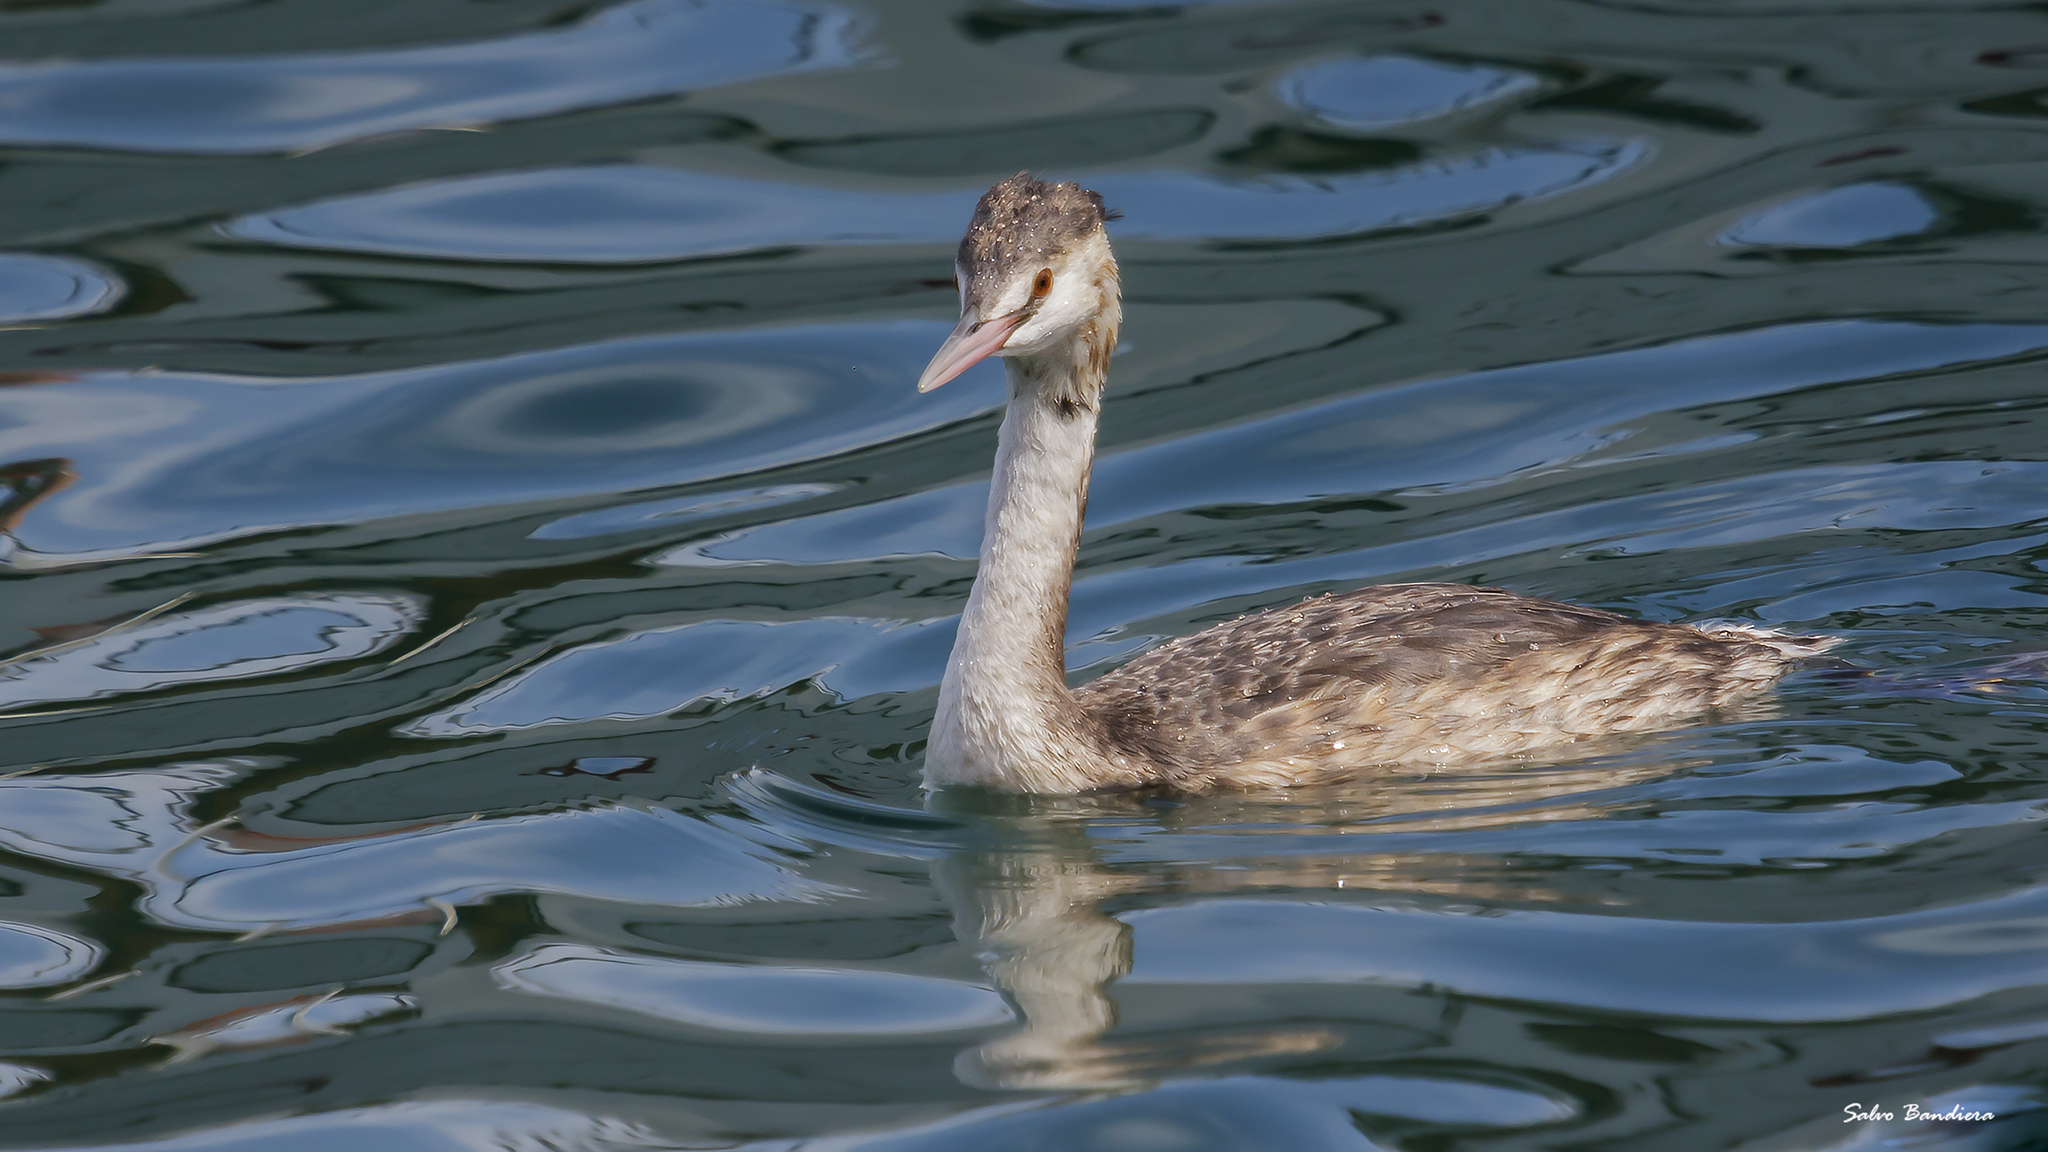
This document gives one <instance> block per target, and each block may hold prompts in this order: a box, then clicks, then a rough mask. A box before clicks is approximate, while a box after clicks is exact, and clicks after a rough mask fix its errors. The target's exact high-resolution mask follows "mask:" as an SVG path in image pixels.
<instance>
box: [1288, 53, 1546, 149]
mask: <svg viewBox="0 0 2048 1152" xmlns="http://www.w3.org/2000/svg"><path fill="white" fill-rule="evenodd" d="M1541 88H1542V81H1540V80H1538V79H1537V78H1536V77H1535V76H1532V75H1529V74H1528V73H1525V72H1507V71H1503V70H1501V69H1498V68H1486V67H1482V66H1478V65H1469V64H1448V63H1444V62H1442V61H1437V60H1428V59H1422V58H1418V57H1413V56H1364V57H1355V58H1352V59H1345V60H1329V61H1325V62H1323V63H1320V64H1311V65H1308V66H1306V67H1303V68H1297V69H1295V70H1294V71H1292V72H1290V73H1288V74H1287V75H1286V76H1284V77H1282V78H1281V80H1280V83H1279V88H1278V91H1279V96H1280V99H1281V100H1283V101H1284V102H1286V103H1287V104H1288V105H1289V106H1290V107H1293V108H1296V109H1299V110H1300V111H1302V112H1306V113H1308V114H1309V115H1311V116H1314V117H1316V118H1317V119H1318V120H1321V121H1323V122H1325V123H1327V124H1330V125H1331V126H1333V127H1337V128H1344V129H1349V130H1351V131H1358V132H1371V131H1379V130H1382V129H1386V128H1392V127H1395V126H1397V125H1401V124H1407V123H1410V122H1413V121H1418V120H1429V119H1432V118H1435V117H1438V116H1445V115H1449V114H1451V113H1454V112H1462V111H1465V110H1467V109H1470V108H1477V107H1480V106H1482V105H1485V104H1490V103H1493V102H1495V101H1499V100H1506V99H1509V98H1510V97H1516V96H1528V95H1533V94H1534V93H1536V92H1538V91H1540V90H1541Z"/></svg>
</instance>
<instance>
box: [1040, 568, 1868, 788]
mask: <svg viewBox="0 0 2048 1152" xmlns="http://www.w3.org/2000/svg"><path fill="white" fill-rule="evenodd" d="M1829 643H1830V641H1829V640H1828V639H1825V638H1814V637H1788V636H1777V635H1773V634H1769V633H1763V632H1756V631H1750V630H1746V629H1733V628H1731V629H1724V630H1719V631H1713V632H1708V631H1702V630H1700V629H1698V628H1692V627H1688V626H1686V625H1682V624H1661V623H1655V622H1651V621H1644V620H1635V619H1631V618H1629V617H1626V616H1621V615H1617V614H1616V613H1613V612H1605V611H1601V610H1599V609H1594V608H1580V607H1575V606H1573V605H1569V604H1559V603H1555V602H1553V601H1549V600H1538V599H1534V598H1531V597H1528V596H1519V595H1516V594H1515V593H1513V592H1509V591H1507V590H1505V589H1500V588H1472V587H1468V586H1466V585H1462V584H1396V585H1383V586H1380V587H1372V588H1360V589H1358V590H1356V591H1353V592H1345V593H1339V594H1336V595H1330V596H1319V597H1316V598H1314V599H1311V600H1305V601H1303V602H1301V603H1300V604H1296V605H1294V606H1292V607H1289V608H1281V609H1276V610H1274V611H1270V612H1261V613H1258V614H1256V615H1252V616H1246V617H1244V618H1242V619H1239V620H1234V621H1231V622H1230V623H1227V624H1222V625H1218V626H1216V627H1214V628H1210V629H1208V630H1207V631H1204V632H1198V633H1196V634H1195V635H1193V636H1187V637H1183V638H1181V639H1178V640H1174V641H1171V642H1169V643H1166V644H1162V645H1160V646H1159V647H1157V648H1154V649H1152V650H1151V651H1149V652H1146V653H1144V654H1143V655H1141V656H1139V657H1138V658H1136V659H1135V660H1132V661H1131V662H1130V663H1128V664H1125V665H1124V666H1123V667H1121V668H1119V669H1117V670H1116V671H1114V672H1111V673H1109V674H1108V675H1105V676H1103V677H1101V678H1099V679H1097V680H1095V681H1093V682H1091V683H1089V684H1087V685H1084V686H1083V687H1082V688H1080V689H1079V690H1078V691H1077V692H1075V694H1074V695H1075V701H1076V703H1077V704H1078V705H1079V709H1080V713H1081V715H1082V716H1084V717H1085V718H1086V723H1085V725H1084V726H1083V728H1084V731H1086V732H1087V734H1088V736H1089V737H1090V738H1091V739H1093V740H1095V741H1096V742H1098V743H1099V744H1100V745H1101V746H1102V748H1103V751H1104V752H1105V754H1106V755H1109V756H1112V757H1113V756H1118V755H1122V756H1127V757H1131V758H1134V759H1142V760H1145V761H1147V762H1150V763H1153V764H1156V765H1158V766H1159V777H1160V780H1161V782H1162V783H1166V784H1169V785H1172V786H1174V787H1179V788H1186V789H1191V790H1203V789H1209V788H1214V787H1218V786H1230V785H1244V784H1252V783H1294V782H1300V781H1305V780H1309V779H1315V778H1321V777H1327V776H1329V775H1331V774H1332V773H1334V772H1341V771H1343V770H1344V769H1345V768H1346V767H1356V766H1359V765H1364V764H1373V763H1394V762H1407V763H1415V762H1425V763H1428V762H1456V761H1468V760H1472V759H1475V758H1479V757H1491V756H1503V755H1513V754H1517V753H1524V752H1531V751H1536V750H1539V749H1542V748H1546V747H1552V746H1555V745H1559V744H1564V743H1568V742H1572V741H1576V740H1580V739H1584V738H1587V737H1593V736H1600V735H1604V734H1607V733H1612V732H1629V731H1638V730H1642V729H1646V728H1656V727H1665V726H1668V725H1670V724H1671V723H1672V722H1674V721H1676V720H1679V719H1683V718H1686V717H1690V716H1696V715H1698V714H1700V713H1702V712H1706V711H1708V710H1710V709H1713V708H1718V707H1720V706H1722V705H1725V704H1728V703H1730V702H1733V701H1735V700H1739V699H1741V698H1743V697H1745V696H1750V695H1753V694H1755V693H1756V692H1759V691H1761V690H1762V689H1764V688H1766V687H1768V686H1769V685H1770V684H1771V683H1772V682H1773V681H1775V680H1777V679H1778V678H1779V677H1780V676H1782V675H1783V674H1784V673H1785V671H1786V670H1787V669H1788V668H1790V667H1792V666H1793V665H1794V664H1796V663H1797V662H1798V661H1799V660H1800V659H1802V658H1804V657H1806V656H1810V655H1813V654H1815V653H1817V652H1819V651H1821V650H1823V649H1825V648H1826V647H1827V646H1828V644H1829Z"/></svg>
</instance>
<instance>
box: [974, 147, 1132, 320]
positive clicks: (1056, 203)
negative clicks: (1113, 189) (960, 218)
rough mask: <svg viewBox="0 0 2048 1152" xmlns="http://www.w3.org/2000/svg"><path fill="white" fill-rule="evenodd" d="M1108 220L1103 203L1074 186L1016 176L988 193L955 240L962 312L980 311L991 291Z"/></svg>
mask: <svg viewBox="0 0 2048 1152" xmlns="http://www.w3.org/2000/svg"><path fill="white" fill-rule="evenodd" d="M1108 216H1109V214H1108V213H1107V212H1105V211H1104V210H1103V208H1102V197H1101V196H1100V195H1099V194H1097V193H1094V192H1090V191H1089V190H1088V189H1086V188H1083V187H1081V186H1080V185H1079V184H1048V183H1046V182H1045V181H1043V180H1033V179H1032V178H1031V175H1030V174H1029V173H1027V172H1019V173H1017V174H1016V175H1015V176H1012V177H1010V178H1009V179H1008V180H1005V181H1003V182H1002V183H1000V184H998V185H996V186H995V187H993V188H990V189H989V190H988V191H987V193H985V194H984V195H983V196H982V198H981V202H980V203H979V204H976V205H975V206H974V219H972V220H970V221H969V222H968V224H967V235H965V236H963V237H961V238H960V257H959V266H960V289H961V292H962V294H963V295H964V296H965V297H966V303H967V306H968V307H971V308H981V307H984V306H985V305H987V304H988V302H989V299H990V294H991V292H992V291H993V290H995V289H996V288H998V287H999V286H1001V285H1002V284H1004V283H1005V282H1006V281H1008V280H1009V279H1010V278H1011V277H1013V276H1017V275H1027V276H1028V275H1030V274H1031V273H1033V272H1036V271H1038V269H1040V268H1042V267H1045V266H1046V265H1047V264H1050V263H1052V262H1053V260H1054V258H1055V257H1056V256H1058V255H1059V254H1060V253H1061V252H1064V251H1066V250H1067V249H1068V248H1070V247H1072V246H1073V244H1074V242H1075V241H1077V240H1079V239H1081V238H1082V237H1085V236H1088V235H1090V234H1091V233H1093V232H1094V231H1096V230H1097V229H1099V228H1101V227H1102V225H1103V222H1104V221H1105V220H1107V219H1108Z"/></svg>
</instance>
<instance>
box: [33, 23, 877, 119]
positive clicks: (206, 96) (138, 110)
mask: <svg viewBox="0 0 2048 1152" xmlns="http://www.w3.org/2000/svg"><path fill="white" fill-rule="evenodd" d="M860 58H861V49H860V48H859V46H858V40H857V25H856V23H855V21H854V19H853V18H852V16H851V15H850V14H848V13H846V12H844V11H843V10H841V9H838V8H834V7H830V6H826V5H822V4H807V3H800V2H796V0H788V2H783V0H772V2H760V3H737V2H734V0H636V2H634V3H628V4H621V5H617V6H615V7H610V8H603V9H599V10H598V12H597V13H596V14H594V15H593V16H591V17H589V18H588V19H585V20H582V21H579V22H577V23H575V24H571V25H569V26H568V27H565V28H555V29H548V30H545V31H536V32H529V33H526V34H524V35H519V36H510V37H505V38H503V39H497V40H483V41H477V42H474V43H468V44H447V45H427V46H421V47H407V48H392V49H386V50H383V51H367V52H366V51H354V52H339V53H306V54H303V55H292V56H270V57H263V56H256V57H243V58H239V59H235V58H229V59H212V58H193V59H162V60H149V59H144V60H107V61H77V62H69V63H20V64H12V65H5V66H0V142H4V143H8V144H15V145H22V144H40V145H73V146H80V147H88V148H113V149H122V150H130V151H143V152H200V153H235V152H289V151H294V150H302V149H307V148H317V147H322V146H326V145H331V144H337V143H340V142H342V141H345V140H353V139H359V138H362V137H365V136H376V135H379V134H382V133H386V132H395V131H401V130H404V129H408V128H430V127H470V126H476V125H488V124H493V123H497V122H500V121H504V120H513V119H519V118H523V117H529V116H540V115H544V114H547V113H552V112H565V111H569V110H571V109H576V108H588V107H592V106H598V105H606V104H620V103H625V102H628V101H633V100H643V99H646V98H648V97H650V96H661V95H671V94H676V93H682V92H687V91H690V90H692V89H696V88H705V87H710V86H712V85H717V84H730V83H734V82H736V81H741V80H752V79H757V78H760V77H763V76H775V75H786V74H789V73H793V72H803V71H809V70H812V69H819V68H843V67H846V66H848V65H850V64H853V63H855V62H856V61H858V60H859V59H860Z"/></svg>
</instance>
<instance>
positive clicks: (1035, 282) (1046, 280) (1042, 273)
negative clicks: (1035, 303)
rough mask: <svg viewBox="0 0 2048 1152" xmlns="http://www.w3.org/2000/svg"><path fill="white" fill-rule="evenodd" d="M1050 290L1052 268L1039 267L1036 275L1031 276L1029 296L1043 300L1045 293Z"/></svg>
mask: <svg viewBox="0 0 2048 1152" xmlns="http://www.w3.org/2000/svg"><path fill="white" fill-rule="evenodd" d="M1051 291H1052V269H1050V268H1040V269H1039V270H1038V275H1037V276H1035V277H1033V278H1032V280H1031V298H1032V299H1033V300H1043V299H1045V296H1046V293H1048V292H1051Z"/></svg>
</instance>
